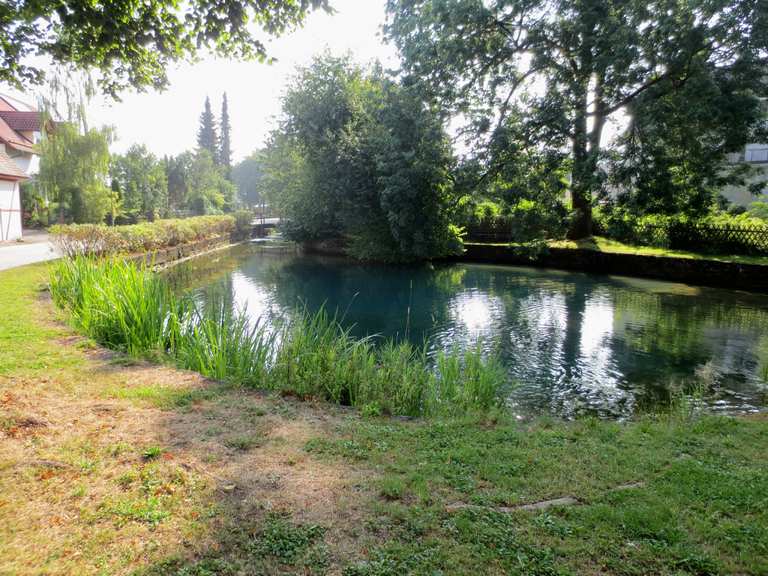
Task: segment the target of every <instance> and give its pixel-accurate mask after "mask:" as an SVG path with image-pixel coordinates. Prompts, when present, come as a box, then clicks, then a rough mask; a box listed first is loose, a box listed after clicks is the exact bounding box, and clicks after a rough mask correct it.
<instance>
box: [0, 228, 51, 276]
mask: <svg viewBox="0 0 768 576" xmlns="http://www.w3.org/2000/svg"><path fill="white" fill-rule="evenodd" d="M58 257H59V254H58V252H57V251H56V249H55V248H54V246H53V244H51V243H50V242H49V241H48V238H47V236H43V235H40V234H35V235H32V236H30V237H29V241H27V240H25V241H24V242H3V243H2V244H0V270H8V269H9V268H17V267H19V266H26V265H27V264H34V263H35V262H43V261H45V260H53V259H55V258H58Z"/></svg>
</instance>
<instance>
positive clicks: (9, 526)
mask: <svg viewBox="0 0 768 576" xmlns="http://www.w3.org/2000/svg"><path fill="white" fill-rule="evenodd" d="M14 274H15V283H14V285H15V287H16V288H17V290H16V292H15V293H10V294H9V292H5V294H4V295H3V296H0V299H5V300H10V299H11V298H14V297H15V299H14V302H13V303H11V302H10V301H7V302H2V303H1V304H2V308H3V309H7V307H8V306H10V305H11V304H12V305H13V306H14V308H15V309H16V312H17V313H16V314H12V315H10V317H8V316H6V318H4V319H3V318H0V325H1V326H2V328H0V333H3V334H6V335H7V334H9V332H13V333H15V334H16V337H15V338H12V339H11V342H4V344H6V343H7V344H8V346H6V345H4V346H3V348H2V349H0V519H2V521H0V541H2V542H3V546H2V547H0V573H3V574H6V573H8V574H35V573H45V574H100V573H108V574H127V573H132V572H134V571H137V570H141V569H144V568H147V567H150V566H152V565H155V564H157V563H160V562H162V561H163V560H164V559H166V558H168V557H169V556H175V557H180V558H190V557H193V556H195V554H197V553H203V552H209V551H210V550H216V549H217V548H218V547H219V546H220V540H221V532H222V531H225V530H227V529H228V528H227V527H228V526H231V525H233V524H237V523H240V522H242V523H247V522H251V521H253V519H254V518H259V517H263V516H264V515H265V514H267V513H272V512H275V513H280V514H283V515H290V516H292V517H293V518H294V519H295V521H297V522H311V523H322V525H323V526H324V527H325V528H326V531H325V534H327V536H326V538H327V541H328V542H333V543H334V546H333V547H332V548H333V549H339V550H343V549H346V548H349V547H350V546H351V545H348V544H344V542H345V541H348V540H349V538H350V536H349V535H348V534H347V533H346V532H347V531H346V528H345V526H346V525H348V524H350V522H351V520H352V517H353V516H354V515H355V514H356V510H359V508H360V504H359V502H358V501H359V500H360V496H359V493H358V492H356V491H355V490H351V486H352V485H353V484H355V482H356V478H357V476H358V475H359V474H360V472H358V471H356V470H353V469H351V467H347V466H340V465H337V464H333V465H332V464H328V463H316V462H312V461H310V457H309V456H308V455H307V453H306V451H304V450H303V446H304V444H305V443H306V441H307V440H308V439H309V438H311V437H313V436H317V435H318V434H320V435H322V434H323V433H324V430H325V429H326V428H327V427H329V426H333V425H334V423H335V422H336V421H338V420H339V419H343V418H346V417H347V415H346V413H345V412H344V411H343V410H341V409H338V410H335V409H332V408H329V407H328V406H322V407H319V406H313V405H312V404H307V403H298V402H292V401H289V400H286V399H282V398H279V397H274V396H265V395H262V394H259V393H255V392H245V391H241V390H237V389H232V388H223V387H222V386H221V385H219V384H216V383H214V382H210V381H207V380H206V379H205V378H203V377H201V376H199V375H197V374H195V373H191V372H185V371H180V370H176V369H173V368H170V367H166V366H157V365H151V364H147V363H143V362H133V361H131V362H127V361H124V359H123V358H122V357H120V356H117V355H115V354H113V353H110V352H106V351H104V350H101V349H99V348H96V347H94V346H93V345H92V344H91V343H89V342H88V341H87V340H85V339H83V338H81V337H79V336H77V335H76V334H74V333H73V332H72V331H71V330H70V329H68V328H67V327H66V326H64V325H63V324H61V322H60V319H59V318H58V317H57V315H56V311H55V310H54V308H53V306H52V305H51V303H50V301H49V300H48V299H47V298H46V297H45V294H44V293H40V292H36V289H37V287H38V286H39V285H40V284H41V283H42V281H43V279H44V277H45V267H44V266H33V267H28V268H24V269H21V270H19V271H15V273H14ZM4 276H5V277H4V278H1V279H0V280H2V281H3V284H4V285H7V283H6V282H5V281H6V280H7V277H8V276H10V274H9V273H4ZM11 346H12V348H11ZM148 454H149V455H151V457H148V456H147V455H148ZM337 556H338V555H335V554H334V553H331V554H330V558H331V559H333V558H334V557H337ZM332 564H333V561H332Z"/></svg>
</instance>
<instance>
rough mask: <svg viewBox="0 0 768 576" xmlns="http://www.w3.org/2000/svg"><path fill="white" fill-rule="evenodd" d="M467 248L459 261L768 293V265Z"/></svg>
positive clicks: (488, 246) (586, 252)
mask: <svg viewBox="0 0 768 576" xmlns="http://www.w3.org/2000/svg"><path fill="white" fill-rule="evenodd" d="M465 248H466V252H465V253H464V254H463V255H462V256H458V257H457V258H456V259H457V260H459V261H466V262H491V263H494V264H513V265H518V266H520V265H522V266H538V267H545V268H560V269H563V270H578V271H581V272H592V273H596V274H616V275H620V276H641V277H646V278H657V279H660V280H671V281H674V282H684V283H686V284H698V285H702V286H717V287H722V288H730V289H734V290H749V291H753V292H766V293H768V266H761V265H758V264H738V263H735V262H722V261H719V260H694V259H692V258H671V257H667V256H641V255H637V254H614V253H610V252H598V251H597V250H584V249H573V248H550V249H548V250H547V251H546V252H545V253H542V254H541V255H539V256H537V257H536V258H534V259H530V258H528V257H526V256H523V255H520V254H518V253H516V252H515V251H514V250H512V249H511V248H510V247H508V246H503V245H491V244H466V245H465Z"/></svg>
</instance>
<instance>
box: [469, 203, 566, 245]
mask: <svg viewBox="0 0 768 576" xmlns="http://www.w3.org/2000/svg"><path fill="white" fill-rule="evenodd" d="M462 218H463V221H462V222H461V224H462V225H463V226H465V228H466V231H467V237H468V239H469V240H476V241H496V242H512V243H529V242H535V241H540V240H546V239H552V238H560V237H562V236H563V235H564V234H565V231H566V229H567V211H566V209H565V207H564V206H563V205H562V204H561V203H559V202H557V203H555V204H552V205H547V204H544V203H542V202H537V201H534V200H529V199H522V200H519V201H517V202H516V203H515V204H511V205H505V204H499V203H496V202H492V201H490V200H483V201H481V202H479V203H477V204H474V203H470V204H468V205H467V206H465V208H464V214H463V216H462Z"/></svg>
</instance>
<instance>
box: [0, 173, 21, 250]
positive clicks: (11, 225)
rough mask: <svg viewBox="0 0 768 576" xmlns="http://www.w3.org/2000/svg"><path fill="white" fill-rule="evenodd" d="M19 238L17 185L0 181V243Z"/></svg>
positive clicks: (19, 215)
mask: <svg viewBox="0 0 768 576" xmlns="http://www.w3.org/2000/svg"><path fill="white" fill-rule="evenodd" d="M18 238H21V202H20V197H19V183H18V182H11V181H8V180H0V241H7V240H16V239H18Z"/></svg>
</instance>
